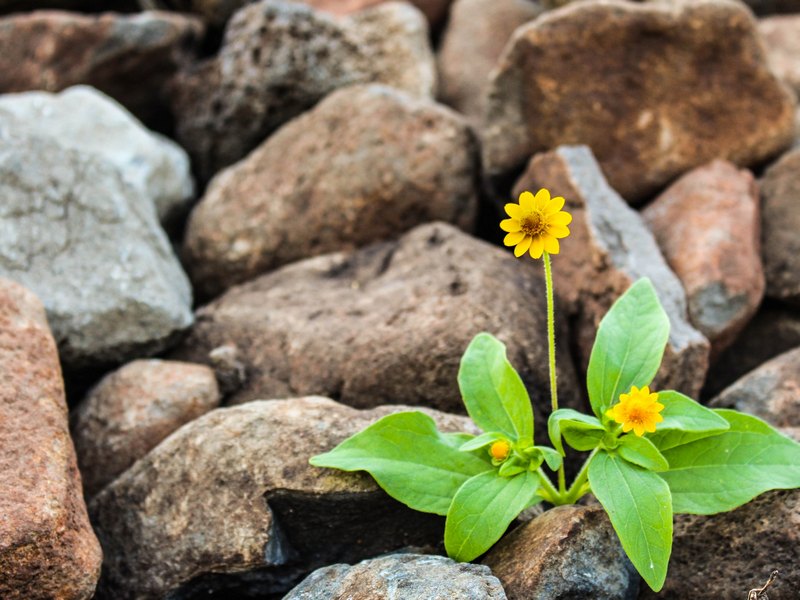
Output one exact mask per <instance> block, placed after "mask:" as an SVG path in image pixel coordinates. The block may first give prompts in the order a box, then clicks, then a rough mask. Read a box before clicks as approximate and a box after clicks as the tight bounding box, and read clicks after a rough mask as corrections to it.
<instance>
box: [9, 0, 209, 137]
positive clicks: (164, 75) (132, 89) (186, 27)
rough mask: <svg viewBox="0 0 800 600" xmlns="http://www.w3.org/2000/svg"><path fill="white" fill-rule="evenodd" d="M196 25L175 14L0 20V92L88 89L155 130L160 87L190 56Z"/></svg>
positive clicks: (198, 34)
mask: <svg viewBox="0 0 800 600" xmlns="http://www.w3.org/2000/svg"><path fill="white" fill-rule="evenodd" d="M202 36H203V25H202V23H201V22H200V21H199V20H198V19H196V18H192V17H186V16H182V15H178V14H174V13H159V12H144V13H140V14H137V15H130V16H128V15H118V14H114V13H108V14H104V15H100V16H89V15H79V14H75V13H67V12H59V11H37V12H33V13H30V14H19V15H13V16H9V17H6V18H4V19H1V20H0V93H7V92H25V91H29V90H46V91H49V92H57V91H60V90H63V89H65V88H68V87H70V86H73V85H76V84H81V83H82V84H86V85H91V86H93V87H95V88H97V89H99V90H101V91H102V92H104V93H106V94H108V95H109V96H111V97H112V98H115V99H116V100H117V101H119V102H121V103H122V104H123V105H124V106H125V107H126V108H127V109H128V110H130V111H131V112H132V113H134V114H135V115H136V116H137V117H139V118H140V119H142V120H143V121H145V122H146V123H151V122H157V123H162V122H163V120H164V114H163V112H164V110H165V107H166V96H165V91H164V86H165V84H166V82H167V80H168V79H169V78H170V77H172V76H173V74H174V73H175V72H176V70H177V69H178V68H179V67H180V66H182V65H183V64H185V63H186V62H187V61H188V60H190V59H191V58H192V57H193V54H194V48H195V47H196V46H197V45H198V44H199V41H200V39H201V38H202Z"/></svg>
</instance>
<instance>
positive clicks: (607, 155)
mask: <svg viewBox="0 0 800 600" xmlns="http://www.w3.org/2000/svg"><path fill="white" fill-rule="evenodd" d="M698 90H703V93H698ZM793 128H794V99H793V97H792V94H791V93H790V91H789V90H788V89H786V88H785V87H784V86H783V85H781V84H780V83H779V82H778V80H777V79H776V78H775V76H774V75H773V74H772V73H771V71H770V70H769V69H768V68H767V65H766V59H765V57H764V56H763V53H762V47H761V42H760V40H759V37H758V34H757V30H756V24H755V20H754V19H753V17H752V14H751V13H750V11H748V10H747V9H746V8H744V7H742V6H741V5H740V4H738V3H735V2H729V1H727V0H696V1H691V2H682V3H679V4H677V5H676V6H669V5H660V4H637V3H633V2H622V1H619V0H601V1H598V2H582V3H578V4H575V5H572V6H568V7H565V8H563V9H560V10H556V11H552V12H550V13H547V14H545V15H543V16H542V17H541V18H539V19H537V20H536V21H534V22H532V23H529V24H527V25H523V26H522V27H521V28H520V29H518V30H517V31H516V33H515V34H514V37H513V39H512V41H511V42H509V46H508V47H507V48H506V51H505V52H504V54H503V57H502V58H501V60H500V63H499V64H498V66H497V68H496V69H495V70H494V72H493V77H492V82H491V84H490V88H489V92H488V99H487V104H486V119H485V126H484V129H483V131H482V136H481V137H482V139H483V142H484V146H483V158H484V164H485V167H486V170H487V172H488V174H489V175H490V176H493V177H494V176H500V175H503V174H506V173H508V172H510V171H512V170H514V169H515V168H518V167H520V166H522V165H523V164H524V163H525V161H527V159H528V158H529V157H530V156H531V155H533V154H535V153H537V152H541V151H544V150H548V149H551V148H554V147H556V146H558V145H559V144H578V143H580V144H586V145H588V146H590V147H591V148H592V151H593V152H594V154H595V156H597V159H598V162H599V163H600V166H601V167H602V169H603V172H604V173H605V175H606V177H607V178H608V181H609V183H610V184H611V187H613V188H614V189H615V190H617V191H618V192H619V193H620V194H621V195H622V196H623V197H624V198H626V199H627V200H628V201H631V202H636V201H639V200H642V199H644V198H646V197H648V195H650V194H652V193H653V192H654V191H656V190H658V189H659V188H660V187H661V186H663V185H664V184H666V183H668V182H669V181H670V180H671V179H673V178H674V177H675V176H677V175H680V174H681V173H683V172H684V171H686V170H688V169H691V168H692V167H696V166H699V165H702V164H705V163H706V162H708V161H709V160H711V159H713V158H725V159H728V160H730V161H732V162H734V163H736V164H737V165H742V166H750V165H755V164H758V163H760V162H762V161H764V160H765V159H767V158H769V157H771V156H773V155H775V154H777V153H778V152H779V151H780V150H782V149H783V148H785V147H787V146H788V145H789V144H790V143H791V141H792V135H793ZM698 140H702V143H698Z"/></svg>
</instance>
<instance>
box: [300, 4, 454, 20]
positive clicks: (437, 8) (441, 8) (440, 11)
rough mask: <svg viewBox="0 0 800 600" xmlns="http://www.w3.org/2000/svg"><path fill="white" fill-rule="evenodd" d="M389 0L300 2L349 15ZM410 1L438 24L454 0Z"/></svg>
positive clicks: (334, 12)
mask: <svg viewBox="0 0 800 600" xmlns="http://www.w3.org/2000/svg"><path fill="white" fill-rule="evenodd" d="M389 1H391V0H300V2H303V3H305V4H308V5H310V6H313V7H315V8H318V9H320V10H325V11H329V12H332V13H333V14H337V15H347V14H351V13H355V12H358V11H363V10H364V9H365V8H369V7H371V6H377V5H379V4H384V3H386V2H389ZM408 1H409V2H410V3H411V4H413V5H414V6H416V7H417V8H418V9H419V10H421V11H422V13H423V14H424V15H425V16H426V17H427V18H428V21H430V23H431V24H433V25H436V24H439V23H441V22H442V21H444V19H445V17H446V16H447V11H448V9H449V7H450V4H451V2H452V1H453V0H408Z"/></svg>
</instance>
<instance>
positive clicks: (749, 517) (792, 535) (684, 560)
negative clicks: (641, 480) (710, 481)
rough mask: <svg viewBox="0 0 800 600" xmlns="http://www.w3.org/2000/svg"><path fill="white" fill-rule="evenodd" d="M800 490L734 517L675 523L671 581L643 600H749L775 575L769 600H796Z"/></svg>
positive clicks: (758, 502) (772, 496) (772, 495)
mask: <svg viewBox="0 0 800 600" xmlns="http://www.w3.org/2000/svg"><path fill="white" fill-rule="evenodd" d="M798 564H800V490H791V491H778V492H768V493H766V494H763V495H761V496H759V497H758V498H756V499H755V500H753V501H752V502H750V503H749V504H745V505H744V506H742V507H740V508H737V509H736V510H734V511H731V512H727V513H720V514H718V515H713V516H710V517H708V516H698V515H679V516H677V517H676V519H675V530H674V538H673V542H672V556H671V557H670V561H669V571H668V572H667V581H666V583H665V584H664V588H663V589H662V590H661V592H660V593H658V594H655V593H653V592H652V591H651V590H650V589H649V588H648V587H647V586H644V585H643V586H642V592H641V593H640V594H639V598H640V599H641V600H650V599H658V600H685V599H686V598H726V599H727V598H731V599H737V598H747V592H748V591H749V590H751V589H753V588H759V587H761V586H762V585H764V582H765V581H766V579H767V577H769V574H770V573H771V572H772V570H773V569H779V570H780V572H781V573H780V576H779V577H778V579H777V580H776V582H775V584H774V585H773V586H772V587H770V588H769V600H795V599H796V598H797V590H798V589H800V571H798V569H797V568H796V567H797V565H798Z"/></svg>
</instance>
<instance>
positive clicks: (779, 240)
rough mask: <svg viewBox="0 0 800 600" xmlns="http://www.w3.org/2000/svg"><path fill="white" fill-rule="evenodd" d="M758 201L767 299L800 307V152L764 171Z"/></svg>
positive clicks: (790, 154) (788, 155) (787, 156)
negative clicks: (760, 201)
mask: <svg viewBox="0 0 800 600" xmlns="http://www.w3.org/2000/svg"><path fill="white" fill-rule="evenodd" d="M761 200H762V222H763V223H762V227H761V243H762V253H763V258H764V272H765V273H766V276H767V296H769V297H771V298H776V299H778V300H782V301H784V302H790V303H792V304H795V305H797V306H800V233H798V232H800V148H797V149H795V150H792V151H791V152H787V153H786V154H784V155H783V156H782V157H781V159H780V160H779V161H778V162H776V163H775V164H774V165H772V166H771V167H770V168H769V169H767V171H766V173H765V174H764V178H763V179H762V180H761Z"/></svg>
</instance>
